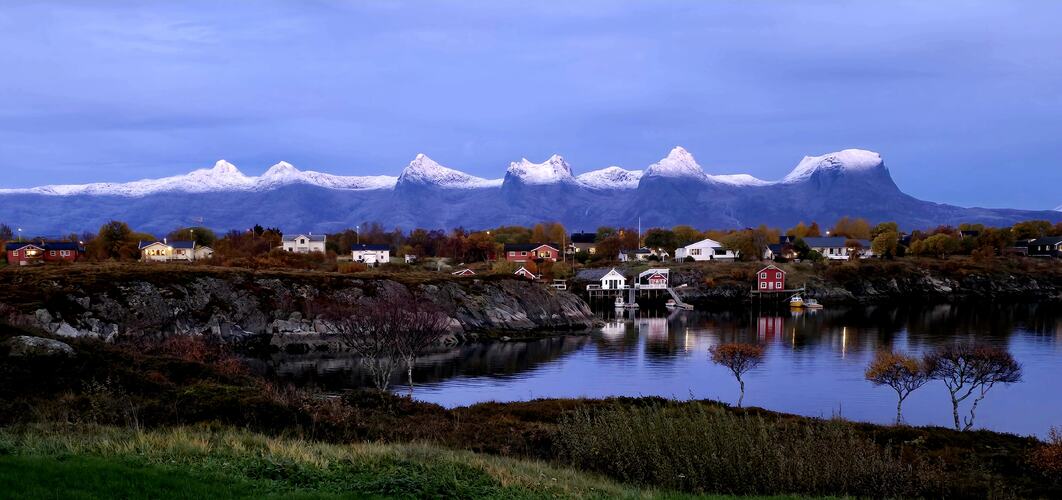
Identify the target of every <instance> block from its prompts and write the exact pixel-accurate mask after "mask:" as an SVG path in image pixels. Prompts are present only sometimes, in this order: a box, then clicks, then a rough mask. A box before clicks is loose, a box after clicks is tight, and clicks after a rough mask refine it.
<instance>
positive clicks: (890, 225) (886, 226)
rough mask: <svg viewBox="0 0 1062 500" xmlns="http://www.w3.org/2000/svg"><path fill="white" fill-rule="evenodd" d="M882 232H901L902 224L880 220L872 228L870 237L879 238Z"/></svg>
mask: <svg viewBox="0 0 1062 500" xmlns="http://www.w3.org/2000/svg"><path fill="white" fill-rule="evenodd" d="M881 233H896V234H900V226H899V224H896V223H895V222H880V223H878V225H876V226H874V229H871V230H870V239H874V238H877V237H878V235H880V234H881Z"/></svg>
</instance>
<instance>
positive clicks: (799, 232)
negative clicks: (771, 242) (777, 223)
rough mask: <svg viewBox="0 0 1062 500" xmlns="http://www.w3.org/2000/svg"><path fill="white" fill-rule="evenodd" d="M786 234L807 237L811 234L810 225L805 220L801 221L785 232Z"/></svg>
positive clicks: (794, 236)
mask: <svg viewBox="0 0 1062 500" xmlns="http://www.w3.org/2000/svg"><path fill="white" fill-rule="evenodd" d="M785 235H786V236H792V237H793V238H807V237H808V236H810V235H809V234H808V226H807V225H805V224H804V221H800V222H799V223H797V225H796V226H793V227H791V228H789V229H788V230H787V231H786V232H785Z"/></svg>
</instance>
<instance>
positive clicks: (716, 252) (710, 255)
mask: <svg viewBox="0 0 1062 500" xmlns="http://www.w3.org/2000/svg"><path fill="white" fill-rule="evenodd" d="M687 257H689V258H692V259H693V260H696V261H701V260H734V259H736V258H737V253H736V252H734V251H733V250H730V249H728V248H724V247H723V244H722V243H719V242H718V241H715V240H713V239H703V240H701V241H698V242H696V243H691V244H689V245H686V246H684V247H681V248H676V249H675V260H686V258H687Z"/></svg>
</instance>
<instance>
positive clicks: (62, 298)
mask: <svg viewBox="0 0 1062 500" xmlns="http://www.w3.org/2000/svg"><path fill="white" fill-rule="evenodd" d="M62 271H66V272H62ZM0 288H4V289H7V290H8V293H5V294H4V295H3V296H0V308H2V309H3V312H4V315H5V316H7V320H8V321H9V322H10V323H13V324H23V325H26V326H30V327H36V328H40V329H43V330H45V331H47V332H49V333H52V334H54V335H56V336H59V337H68V338H75V337H86V338H96V339H100V340H103V341H115V340H118V339H119V338H120V337H122V336H136V335H162V336H167V335H199V334H202V335H211V336H214V337H216V338H220V339H223V340H225V341H227V342H230V343H232V344H234V345H238V346H241V347H244V348H251V349H260V348H266V349H272V350H277V349H280V350H293V351H306V350H325V349H334V348H335V347H336V344H335V340H334V339H333V338H331V337H332V336H331V335H330V333H332V332H334V331H335V329H334V327H333V325H331V324H330V323H329V322H328V321H326V320H324V319H322V318H320V317H317V316H316V315H314V314H313V312H312V311H313V307H312V303H313V302H314V301H315V300H318V299H328V300H339V301H345V302H351V303H353V302H357V301H358V300H359V299H360V298H362V297H368V296H374V295H377V294H379V293H382V292H385V291H387V290H393V289H401V288H404V289H406V290H408V291H410V292H413V293H414V294H416V296H418V297H421V298H423V299H424V300H430V301H432V302H434V303H435V304H437V305H438V306H439V307H440V308H441V309H442V310H443V311H446V312H447V314H448V315H449V316H450V318H451V322H452V325H453V327H452V332H451V333H452V336H451V338H450V341H452V342H464V341H470V340H475V339H479V338H483V337H503V336H511V337H520V336H531V335H534V334H535V333H537V332H544V331H548V332H555V331H572V332H578V331H587V330H588V329H590V328H592V327H593V325H594V316H593V313H592V312H591V311H590V308H589V306H588V305H587V304H586V302H584V301H583V300H582V299H580V298H579V297H578V296H576V295H574V294H571V293H568V292H565V291H557V290H553V289H549V288H546V287H543V286H541V285H537V284H533V283H530V282H527V281H523V280H517V279H508V278H490V277H488V278H486V279H442V280H437V281H424V282H406V283H403V282H401V281H398V279H388V278H358V277H352V276H347V275H340V274H325V273H292V272H255V271H250V270H234V269H218V268H202V267H183V268H180V267H173V266H171V267H166V268H162V267H158V268H154V266H142V268H141V269H134V270H130V268H129V266H110V267H103V268H78V267H71V268H68V269H65V270H64V269H41V270H37V269H33V270H25V269H19V270H7V271H5V272H3V273H0Z"/></svg>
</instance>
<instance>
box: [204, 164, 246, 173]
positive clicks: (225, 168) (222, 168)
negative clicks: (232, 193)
mask: <svg viewBox="0 0 1062 500" xmlns="http://www.w3.org/2000/svg"><path fill="white" fill-rule="evenodd" d="M210 171H211V172H213V173H215V174H225V175H232V174H240V175H243V172H240V169H238V168H236V165H233V164H231V163H229V162H227V161H225V160H218V161H217V162H215V163H214V168H211V169H210Z"/></svg>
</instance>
